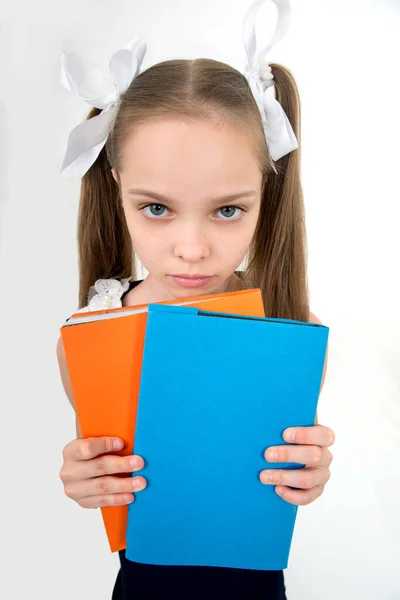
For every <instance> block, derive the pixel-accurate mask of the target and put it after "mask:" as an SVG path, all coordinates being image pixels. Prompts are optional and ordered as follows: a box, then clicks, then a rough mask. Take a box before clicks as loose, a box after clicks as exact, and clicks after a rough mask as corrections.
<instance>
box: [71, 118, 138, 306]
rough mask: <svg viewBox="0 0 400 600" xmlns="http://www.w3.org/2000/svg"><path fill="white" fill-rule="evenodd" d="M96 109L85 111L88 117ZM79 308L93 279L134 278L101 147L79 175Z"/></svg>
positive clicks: (122, 219)
mask: <svg viewBox="0 0 400 600" xmlns="http://www.w3.org/2000/svg"><path fill="white" fill-rule="evenodd" d="M99 113H100V110H99V109H97V108H94V109H92V110H91V111H90V112H89V115H88V117H87V118H88V119H89V118H92V117H94V116H96V115H97V114H99ZM77 237H78V255H79V308H82V307H83V306H85V305H86V304H87V303H88V293H89V289H90V287H91V286H92V285H94V283H95V281H96V280H97V279H108V278H116V279H120V278H122V277H124V278H130V277H133V278H136V273H135V265H134V254H133V249H132V241H131V239H130V235H129V231H128V227H127V224H126V220H125V215H124V211H123V207H122V204H121V198H120V192H119V187H118V184H117V182H116V181H115V179H114V177H113V175H112V172H111V165H110V163H109V161H108V158H107V153H106V147H104V148H103V149H102V150H101V152H100V154H99V156H98V158H97V159H96V161H95V162H94V164H93V165H92V166H91V168H90V169H89V170H88V171H87V173H86V174H85V175H84V176H83V178H82V185H81V194H80V204H79V215H78V230H77Z"/></svg>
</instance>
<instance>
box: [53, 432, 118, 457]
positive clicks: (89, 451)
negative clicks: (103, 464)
mask: <svg viewBox="0 0 400 600" xmlns="http://www.w3.org/2000/svg"><path fill="white" fill-rule="evenodd" d="M123 447H124V442H123V441H122V440H121V439H119V438H113V437H108V436H107V437H106V436H102V437H97V438H96V437H91V438H86V439H77V440H72V442H70V443H69V444H67V445H66V446H65V448H64V450H63V455H64V459H68V460H90V459H92V458H94V457H95V456H98V455H99V454H105V453H108V452H118V451H119V450H122V448H123Z"/></svg>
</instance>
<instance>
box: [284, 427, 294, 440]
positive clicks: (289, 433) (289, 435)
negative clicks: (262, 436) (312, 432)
mask: <svg viewBox="0 0 400 600" xmlns="http://www.w3.org/2000/svg"><path fill="white" fill-rule="evenodd" d="M283 437H284V439H285V440H286V441H287V442H294V440H295V437H296V431H295V430H294V429H286V431H285V432H284V434H283Z"/></svg>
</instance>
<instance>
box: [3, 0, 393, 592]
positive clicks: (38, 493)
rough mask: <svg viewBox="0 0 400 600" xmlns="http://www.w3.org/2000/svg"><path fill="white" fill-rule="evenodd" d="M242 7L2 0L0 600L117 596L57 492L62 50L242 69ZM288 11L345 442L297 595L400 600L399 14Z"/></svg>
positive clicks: (64, 190)
mask: <svg viewBox="0 0 400 600" xmlns="http://www.w3.org/2000/svg"><path fill="white" fill-rule="evenodd" d="M249 5H250V0H234V1H232V0H218V1H216V0H202V1H201V2H198V1H197V0H196V1H195V0H170V1H169V2H163V1H161V0H136V1H128V0H125V1H123V0H119V1H117V0H114V1H113V2H111V0H85V1H84V2H82V1H79V2H78V1H76V0H69V2H68V3H61V2H51V1H49V0H36V1H35V2H28V1H27V0H15V1H14V2H13V3H10V2H7V1H6V0H1V5H0V260H1V265H0V268H1V270H0V274H1V285H2V290H1V306H0V315H1V317H0V318H1V344H0V369H1V373H0V376H1V379H0V382H1V389H0V391H1V407H2V413H1V424H2V431H3V435H2V436H1V438H0V439H1V479H0V481H1V511H0V514H1V523H0V525H1V529H0V540H1V541H0V544H1V555H2V576H1V578H0V597H1V598H4V599H6V598H7V600H14V599H18V600H19V599H22V598H41V599H44V600H47V599H49V600H50V599H51V600H53V599H55V598H57V600H62V599H64V598H65V599H70V598H74V599H76V600H81V599H82V600H83V599H87V598H90V599H92V598H96V600H108V599H110V597H111V590H112V587H113V584H114V580H115V577H116V574H117V570H118V557H117V555H111V554H110V552H109V548H108V544H107V540H106V537H105V534H104V531H103V527H102V520H101V514H100V511H99V510H97V511H93V510H85V509H83V508H81V507H79V506H78V505H77V504H75V503H74V502H73V501H72V500H70V499H68V498H67V497H66V496H64V493H63V488H62V483H61V481H60V479H59V478H58V473H59V470H60V468H61V461H62V448H63V447H64V445H65V444H67V443H68V442H69V441H70V440H71V439H72V438H73V437H75V429H74V417H73V411H72V409H71V407H70V405H69V403H68V400H67V397H66V396H65V394H64V391H63V388H62V385H61V380H60V378H59V372H58V365H57V360H56V341H57V338H58V336H59V327H60V326H61V325H62V323H63V322H64V320H65V318H66V317H67V316H69V315H70V314H71V313H72V312H74V310H75V308H77V290H78V272H77V248H76V238H75V236H76V217H77V208H78V198H79V181H73V180H64V179H62V178H61V177H60V176H59V169H60V166H61V162H62V159H63V156H64V152H65V149H66V142H67V138H68V134H69V132H70V130H71V129H72V128H73V127H75V125H76V124H78V123H79V122H80V121H81V120H82V119H83V117H84V115H85V114H86V113H87V111H88V109H89V106H88V105H86V104H85V103H83V102H82V101H80V100H78V99H77V98H76V97H74V96H73V95H72V94H70V93H69V92H67V91H66V90H65V89H64V88H62V87H61V86H60V85H59V84H58V83H57V68H58V65H59V58H60V54H61V51H62V50H64V49H65V50H71V51H73V52H75V53H76V54H78V55H80V56H82V57H83V58H84V59H85V60H86V61H87V62H88V63H89V64H91V65H92V66H101V67H102V68H104V69H107V68H108V60H109V58H110V56H111V55H112V54H113V53H114V52H115V51H116V50H118V49H119V48H120V47H122V45H123V44H125V43H126V42H127V41H128V40H129V39H130V38H131V37H133V36H135V35H139V36H141V37H143V38H144V39H145V40H146V42H147V44H148V52H147V54H146V57H145V60H144V63H143V67H142V68H143V69H144V68H147V67H148V66H150V65H151V64H154V63H155V62H158V61H160V60H165V59H169V58H178V57H183V58H193V57H197V56H204V57H210V58H217V59H219V60H224V61H226V62H228V63H230V64H232V65H233V66H236V67H237V68H239V69H241V70H242V69H243V68H244V66H245V53H244V48H243V43H242V19H243V17H244V15H245V13H246V11H247V9H248V7H249ZM292 8H293V18H292V27H291V30H290V33H289V34H288V36H287V37H286V38H285V39H284V40H283V41H282V42H281V43H280V44H279V46H277V47H276V48H274V49H273V50H272V52H271V55H270V60H271V61H277V62H281V63H283V64H284V65H286V66H288V67H289V68H290V69H291V70H292V72H293V74H294V75H295V77H296V79H297V81H298V85H299V89H300V94H301V101H302V167H303V170H302V178H303V185H304V195H305V204H306V216H307V228H308V243H309V281H310V289H311V310H312V311H313V312H315V313H316V314H317V315H318V316H319V317H320V319H321V320H322V321H323V322H324V324H326V325H328V326H329V327H330V340H329V343H330V346H329V347H330V352H329V366H328V373H327V378H326V383H325V388H324V390H323V392H322V394H321V397H320V406H319V418H320V422H321V423H322V424H325V425H328V426H330V427H332V428H333V429H334V431H335V433H336V438H337V441H336V444H335V445H334V446H333V448H332V451H333V454H334V461H333V463H332V477H331V480H330V482H329V483H328V485H327V487H326V490H325V493H324V495H323V496H322V497H321V498H320V499H319V500H317V501H316V502H315V503H313V504H311V505H309V506H307V507H301V508H300V509H299V513H298V519H297V524H296V529H295V535H294V540H293V545H292V552H291V558H290V563H289V568H288V570H286V571H285V577H286V584H287V593H288V599H289V600H337V599H338V598H340V599H341V600H399V599H400V570H399V569H398V565H399V558H400V556H399V555H400V543H399V539H400V518H399V514H400V513H399V509H398V506H399V501H400V497H399V496H400V494H399V488H400V485H399V479H400V474H399V456H398V455H399V450H400V316H399V296H400V294H399V292H400V286H399V255H400V253H399V250H400V244H399V231H398V229H399V219H400V212H399V201H400V196H399V158H400V155H399V149H398V140H399V139H400V127H399V73H400V71H399V62H398V57H399V56H400V47H399V46H400V44H399V39H400V38H399V31H400V3H399V2H398V0H346V1H344V0H335V1H333V0H331V1H328V0H308V1H307V2H304V1H301V0H292ZM275 14H276V13H275V11H274V6H273V5H271V6H270V7H269V9H268V10H266V12H265V15H269V16H270V18H271V19H272V21H271V22H272V23H274V18H275ZM155 16H157V20H155ZM267 30H268V27H266V28H265V31H267Z"/></svg>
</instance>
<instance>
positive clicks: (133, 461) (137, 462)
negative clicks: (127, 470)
mask: <svg viewBox="0 0 400 600" xmlns="http://www.w3.org/2000/svg"><path fill="white" fill-rule="evenodd" d="M131 467H133V468H134V469H140V467H141V460H140V458H138V457H137V456H132V457H131Z"/></svg>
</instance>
